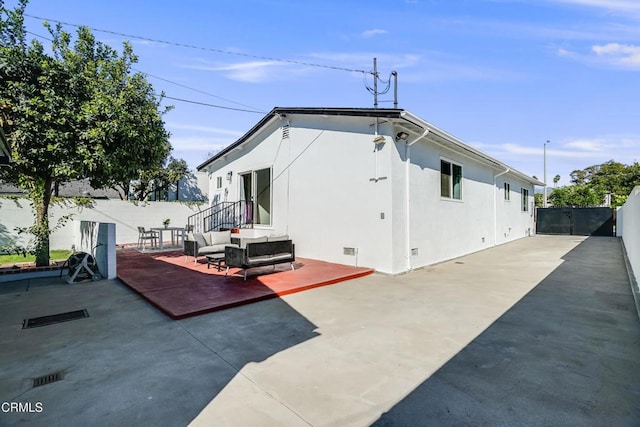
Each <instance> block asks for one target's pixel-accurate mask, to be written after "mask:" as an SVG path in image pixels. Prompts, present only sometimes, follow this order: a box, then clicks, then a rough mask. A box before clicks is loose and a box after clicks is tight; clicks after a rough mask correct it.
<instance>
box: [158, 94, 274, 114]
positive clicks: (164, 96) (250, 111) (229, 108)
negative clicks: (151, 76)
mask: <svg viewBox="0 0 640 427" xmlns="http://www.w3.org/2000/svg"><path fill="white" fill-rule="evenodd" d="M155 95H156V96H159V97H162V98H167V99H172V100H174V101H180V102H187V103H189V104H196V105H204V106H205V107H213V108H222V109H223V110H232V111H242V112H243V113H256V114H266V112H264V111H257V110H245V109H243V108H234V107H225V106H223V105H216V104H207V103H206V102H199V101H192V100H190V99H183V98H174V97H173V96H167V95H159V94H157V93H156V94H155Z"/></svg>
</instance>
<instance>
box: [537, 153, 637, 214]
mask: <svg viewBox="0 0 640 427" xmlns="http://www.w3.org/2000/svg"><path fill="white" fill-rule="evenodd" d="M571 182H572V183H573V185H569V186H565V187H560V188H556V189H554V190H553V191H552V192H551V195H550V196H549V201H550V202H551V203H552V204H553V205H554V206H582V207H584V206H599V205H601V204H602V203H603V202H604V200H605V197H606V196H607V195H610V197H611V206H612V207H618V206H621V205H623V204H624V202H625V201H626V200H627V197H628V196H629V193H631V190H633V188H634V187H635V186H636V185H640V164H639V163H638V162H635V163H634V164H632V165H625V164H622V163H619V162H615V161H613V160H610V161H608V162H606V163H603V164H600V165H593V166H589V167H586V168H584V169H579V170H574V171H573V172H571Z"/></svg>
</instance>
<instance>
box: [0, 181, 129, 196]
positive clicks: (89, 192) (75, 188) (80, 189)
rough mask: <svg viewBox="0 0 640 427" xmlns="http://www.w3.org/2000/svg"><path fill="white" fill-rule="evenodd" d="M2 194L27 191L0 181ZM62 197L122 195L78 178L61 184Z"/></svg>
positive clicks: (15, 193) (60, 194) (16, 193)
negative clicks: (92, 185) (97, 187)
mask: <svg viewBox="0 0 640 427" xmlns="http://www.w3.org/2000/svg"><path fill="white" fill-rule="evenodd" d="M0 194H2V195H5V196H23V195H25V194H26V192H25V191H24V190H23V189H21V188H20V187H18V186H16V185H14V184H10V183H6V182H0ZM58 195H59V196H60V197H90V198H93V199H119V198H120V196H119V194H118V192H117V191H115V190H113V189H111V188H104V189H100V190H97V189H95V188H92V187H91V185H89V180H88V179H85V180H76V181H70V182H65V183H62V184H60V188H59V193H58Z"/></svg>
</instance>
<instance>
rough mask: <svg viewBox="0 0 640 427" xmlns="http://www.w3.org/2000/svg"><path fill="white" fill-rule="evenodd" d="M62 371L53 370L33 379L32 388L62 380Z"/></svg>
mask: <svg viewBox="0 0 640 427" xmlns="http://www.w3.org/2000/svg"><path fill="white" fill-rule="evenodd" d="M62 378H63V377H62V372H55V373H53V374H49V375H43V376H41V377H38V378H34V379H33V388H36V387H40V386H43V385H47V384H51V383H55V382H56V381H60V380H62Z"/></svg>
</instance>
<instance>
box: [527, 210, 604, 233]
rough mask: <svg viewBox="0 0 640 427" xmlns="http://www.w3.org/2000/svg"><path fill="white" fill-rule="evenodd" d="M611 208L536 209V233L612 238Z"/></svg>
mask: <svg viewBox="0 0 640 427" xmlns="http://www.w3.org/2000/svg"><path fill="white" fill-rule="evenodd" d="M614 224H615V218H614V211H613V209H611V208H538V209H537V210H536V233H538V234H569V235H575V236H613V235H614V234H613V227H614Z"/></svg>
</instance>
